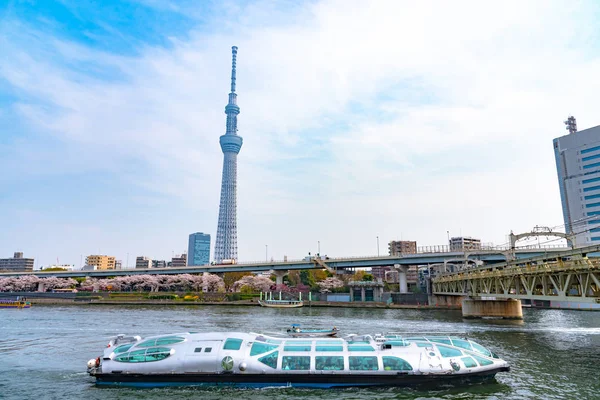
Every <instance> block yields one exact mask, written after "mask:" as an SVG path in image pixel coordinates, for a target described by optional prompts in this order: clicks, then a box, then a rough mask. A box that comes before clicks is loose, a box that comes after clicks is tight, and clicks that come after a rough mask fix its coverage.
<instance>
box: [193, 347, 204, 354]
mask: <svg viewBox="0 0 600 400" xmlns="http://www.w3.org/2000/svg"><path fill="white" fill-rule="evenodd" d="M194 353H202V347H196V348H195V349H194Z"/></svg>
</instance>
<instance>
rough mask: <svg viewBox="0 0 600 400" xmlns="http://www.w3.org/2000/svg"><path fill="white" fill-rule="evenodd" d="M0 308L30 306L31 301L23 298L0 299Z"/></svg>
mask: <svg viewBox="0 0 600 400" xmlns="http://www.w3.org/2000/svg"><path fill="white" fill-rule="evenodd" d="M0 308H31V303H30V302H28V301H23V300H11V299H0Z"/></svg>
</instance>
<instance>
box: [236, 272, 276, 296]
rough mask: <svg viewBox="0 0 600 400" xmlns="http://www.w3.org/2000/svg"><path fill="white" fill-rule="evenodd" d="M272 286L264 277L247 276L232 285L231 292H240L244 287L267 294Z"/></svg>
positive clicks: (271, 282) (270, 281)
mask: <svg viewBox="0 0 600 400" xmlns="http://www.w3.org/2000/svg"><path fill="white" fill-rule="evenodd" d="M273 285H274V283H273V281H272V280H271V279H269V278H268V277H266V276H264V275H247V276H244V277H243V278H242V279H240V280H239V281H237V282H235V283H234V284H233V290H235V291H240V290H241V289H242V288H243V287H244V286H248V287H251V288H252V289H253V290H256V291H260V292H268V291H269V290H271V286H273Z"/></svg>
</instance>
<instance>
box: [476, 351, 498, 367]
mask: <svg viewBox="0 0 600 400" xmlns="http://www.w3.org/2000/svg"><path fill="white" fill-rule="evenodd" d="M471 357H473V358H474V359H475V360H477V362H478V363H479V365H481V366H482V367H483V366H484V365H492V364H493V363H494V362H493V361H491V360H487V359H485V358H483V357H479V356H476V355H475V354H473V355H472V356H471Z"/></svg>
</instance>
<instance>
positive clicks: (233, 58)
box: [231, 46, 238, 93]
mask: <svg viewBox="0 0 600 400" xmlns="http://www.w3.org/2000/svg"><path fill="white" fill-rule="evenodd" d="M237 50H238V48H237V46H233V47H232V48H231V93H235V63H236V58H237Z"/></svg>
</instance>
